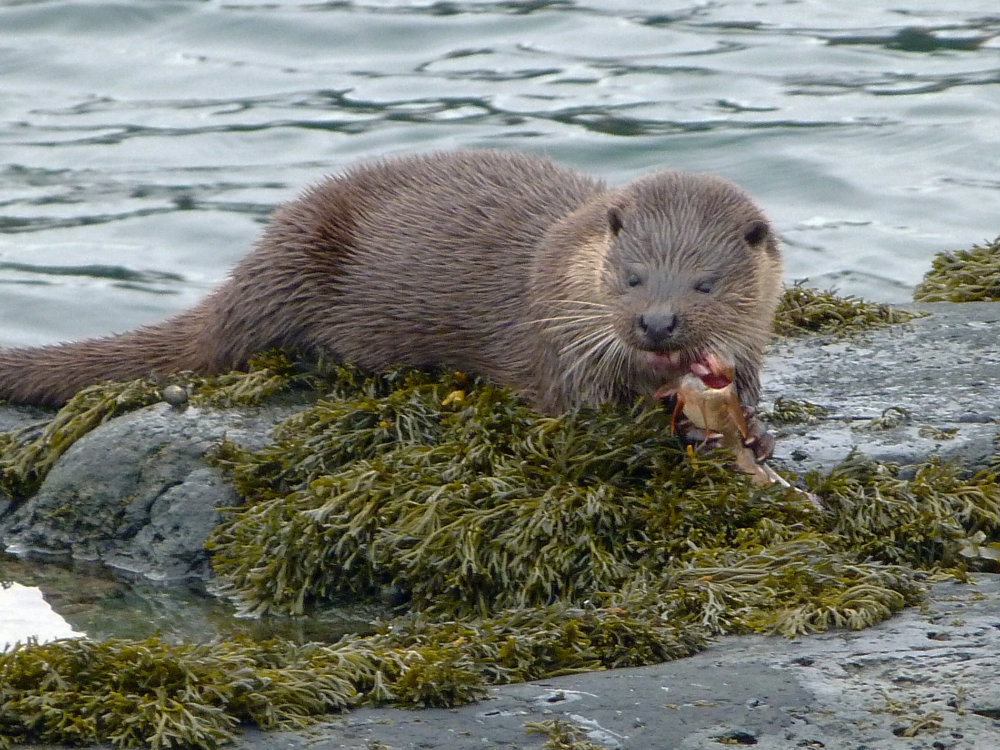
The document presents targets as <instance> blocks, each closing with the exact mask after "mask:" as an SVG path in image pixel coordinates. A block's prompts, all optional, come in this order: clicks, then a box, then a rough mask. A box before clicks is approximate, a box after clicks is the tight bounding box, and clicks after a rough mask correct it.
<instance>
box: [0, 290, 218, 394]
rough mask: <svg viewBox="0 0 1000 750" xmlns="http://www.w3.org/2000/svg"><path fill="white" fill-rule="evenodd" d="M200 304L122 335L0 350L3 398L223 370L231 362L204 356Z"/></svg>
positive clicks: (74, 391) (202, 318)
mask: <svg viewBox="0 0 1000 750" xmlns="http://www.w3.org/2000/svg"><path fill="white" fill-rule="evenodd" d="M199 307H201V305H199V306H198V307H195V308H193V309H191V310H187V311H185V312H183V313H181V314H179V315H177V316H176V317H174V318H171V319H169V320H166V321H164V322H163V323H159V324H157V325H152V326H147V327H144V328H138V329H136V330H134V331H130V332H128V333H123V334H121V335H118V336H108V337H105V338H95V339H87V340H84V341H77V342H73V343H66V344H54V345H51V346H39V347H29V348H19V349H0V399H5V400H7V401H10V402H11V403H25V404H39V405H45V406H58V405H61V404H63V403H65V402H66V401H67V400H69V398H70V397H72V396H73V394H75V393H76V392H77V391H78V390H80V389H81V388H83V387H85V386H88V385H93V384H94V383H99V382H102V381H105V380H128V379H131V378H137V377H145V376H147V375H151V374H160V375H166V374H169V373H172V372H178V371H181V370H194V371H197V372H199V373H204V374H211V373H213V372H218V371H219V370H220V369H221V368H223V367H224V366H225V365H226V364H228V363H222V362H212V361H208V358H207V357H205V356H204V354H203V352H204V347H202V346H200V345H199V342H200V340H201V338H202V334H203V330H202V329H203V327H204V320H205V317H204V314H203V311H200V310H199V309H198V308H199ZM234 364H236V363H234Z"/></svg>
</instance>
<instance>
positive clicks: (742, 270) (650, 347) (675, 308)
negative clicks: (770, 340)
mask: <svg viewBox="0 0 1000 750" xmlns="http://www.w3.org/2000/svg"><path fill="white" fill-rule="evenodd" d="M606 220H607V227H606V233H607V234H606V237H607V242H608V245H607V252H606V254H605V257H604V263H603V267H602V270H601V285H602V287H603V291H604V292H605V295H606V299H607V302H608V306H609V308H610V315H611V324H612V326H613V328H614V330H615V333H616V334H617V336H618V338H619V339H620V340H621V341H622V342H623V343H624V344H625V345H626V346H627V347H628V348H629V349H630V350H632V352H633V363H634V364H635V365H636V366H638V367H639V369H640V370H645V369H647V368H648V370H649V371H650V372H651V373H652V376H653V377H655V373H656V372H661V373H662V374H663V375H664V376H665V377H668V376H669V375H671V374H674V373H678V372H683V371H687V370H688V369H689V368H690V366H691V365H692V364H694V363H696V362H700V361H704V359H705V357H706V356H707V355H709V354H714V355H718V356H720V357H722V358H724V359H726V360H728V361H731V362H737V363H739V362H758V361H759V358H760V356H761V351H762V349H763V346H764V342H765V341H766V340H767V336H768V334H769V332H770V330H771V326H772V321H773V317H774V311H775V308H776V306H777V303H778V296H779V294H780V284H781V281H780V280H781V261H780V257H779V252H778V245H777V242H776V240H775V237H774V233H773V231H772V229H771V226H770V224H769V223H768V221H767V219H766V217H765V216H764V214H763V213H762V212H761V211H760V209H759V208H757V206H756V205H754V203H753V202H752V201H751V200H750V198H749V197H747V195H746V194H744V193H743V192H742V191H741V190H740V189H739V188H737V187H736V186H735V185H733V184H731V183H729V182H726V181H725V180H722V179H719V178H715V177H708V176H701V175H693V174H687V173H680V172H661V173H659V174H655V175H652V176H650V177H647V178H644V179H641V180H638V181H636V182H634V183H632V184H631V185H629V186H627V187H626V188H624V189H623V190H621V191H619V192H617V193H615V194H614V198H613V200H612V202H611V204H610V206H609V207H608V209H607V216H606Z"/></svg>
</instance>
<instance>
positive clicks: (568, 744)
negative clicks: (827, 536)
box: [524, 719, 604, 750]
mask: <svg viewBox="0 0 1000 750" xmlns="http://www.w3.org/2000/svg"><path fill="white" fill-rule="evenodd" d="M524 729H525V731H527V733H528V734H543V735H545V738H546V739H545V744H544V745H542V747H543V748H544V749H545V750H603V747H604V746H603V745H597V744H595V743H593V742H591V741H590V740H588V739H587V733H586V732H584V731H583V730H582V729H580V727H578V726H576V725H575V724H571V723H569V722H568V721H560V720H559V719H546V720H545V721H529V722H528V723H527V724H525V725H524Z"/></svg>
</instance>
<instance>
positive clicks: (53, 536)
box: [0, 404, 287, 582]
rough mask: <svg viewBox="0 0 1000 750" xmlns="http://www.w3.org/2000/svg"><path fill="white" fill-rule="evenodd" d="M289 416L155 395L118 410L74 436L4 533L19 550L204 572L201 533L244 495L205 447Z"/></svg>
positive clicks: (156, 575)
mask: <svg viewBox="0 0 1000 750" xmlns="http://www.w3.org/2000/svg"><path fill="white" fill-rule="evenodd" d="M286 416H287V411H285V412H279V411H273V410H231V411H215V410H205V409H198V408H194V407H190V408H187V409H185V410H183V411H182V410H178V409H175V408H172V407H170V406H168V405H166V404H158V405H155V406H151V407H148V408H146V409H141V410H139V411H136V412H133V413H131V414H127V415H125V416H122V417H119V418H117V419H114V420H112V421H110V422H108V423H106V424H104V425H101V426H100V427H98V428H97V429H95V430H93V431H92V432H90V433H89V434H87V435H85V436H84V437H83V438H82V439H80V440H79V441H77V443H75V444H74V445H73V446H72V447H71V448H70V449H69V450H68V451H67V452H66V453H65V454H64V455H63V456H62V457H60V459H59V460H58V461H57V462H56V464H55V466H54V467H53V468H52V471H51V472H50V473H49V475H48V476H47V477H46V479H45V482H44V483H43V485H42V487H41V489H40V490H39V491H38V493H37V494H36V495H35V496H34V497H32V498H31V499H30V500H28V501H27V502H26V503H24V504H23V505H22V506H21V507H19V508H17V509H16V510H14V511H13V512H11V513H9V514H8V515H7V516H6V517H4V518H3V519H2V520H0V539H2V540H3V543H4V545H5V547H6V548H7V549H8V550H9V551H12V552H15V553H17V554H24V555H35V556H56V557H72V558H74V559H77V560H88V561H98V562H102V563H104V564H106V565H109V566H111V567H112V568H115V569H118V570H120V571H125V572H128V573H130V574H134V575H137V576H142V577H144V578H147V579H150V580H154V581H161V582H170V581H180V580H184V579H190V578H201V577H205V576H207V574H208V555H207V553H206V552H205V550H204V549H203V545H204V542H205V539H206V538H207V536H208V534H209V532H210V531H211V530H212V528H213V527H214V526H215V525H216V524H217V523H218V521H219V509H220V508H225V507H231V506H233V505H237V504H238V503H239V502H240V499H239V497H238V496H237V494H236V491H235V490H234V489H233V488H232V486H231V485H230V484H229V483H228V482H227V481H226V480H225V479H224V477H223V476H222V474H221V472H219V471H218V470H216V469H214V468H211V467H209V466H207V465H206V464H205V462H204V461H203V460H202V459H203V457H204V455H205V453H206V452H207V451H208V450H209V449H210V448H211V447H212V446H214V445H216V444H217V443H218V442H219V441H220V440H221V439H222V438H223V437H227V438H229V439H230V440H232V441H234V442H237V443H239V444H241V445H245V446H247V447H261V446H263V445H264V444H265V442H266V441H267V439H268V435H269V434H270V429H271V427H273V425H274V424H275V423H276V422H277V421H279V420H280V419H283V418H284V417H286Z"/></svg>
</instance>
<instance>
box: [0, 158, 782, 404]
mask: <svg viewBox="0 0 1000 750" xmlns="http://www.w3.org/2000/svg"><path fill="white" fill-rule="evenodd" d="M635 269H639V272H636V271H635ZM640 272H641V273H640ZM636 273H639V275H642V276H643V282H642V283H640V284H636V285H635V286H630V285H629V283H630V281H633V280H634V276H635V275H636ZM629 274H632V275H631V276H630V275H629ZM780 277H781V273H780V259H779V255H778V249H777V245H776V243H775V240H774V237H773V234H772V232H771V231H770V229H769V228H768V226H767V224H766V219H765V218H764V216H763V214H762V213H761V212H760V210H759V209H758V208H757V207H756V206H754V204H753V203H752V202H751V201H750V199H749V198H748V197H747V196H746V195H744V194H743V193H742V192H741V191H740V190H739V189H738V188H736V187H735V186H733V185H731V184H730V183H728V182H725V181H723V180H720V179H717V178H712V177H703V176H696V175H691V174H685V173H679V172H660V173H657V174H654V175H651V176H648V177H644V178H641V179H639V180H637V181H635V182H633V183H630V184H629V185H626V186H624V187H621V188H618V189H609V188H607V187H605V186H604V185H603V184H602V183H601V182H599V181H597V180H594V179H592V178H590V177H586V176H583V175H580V174H577V173H575V172H572V171H570V170H567V169H564V168H562V167H560V166H558V165H556V164H554V163H553V162H551V161H548V160H546V159H542V158H539V157H535V156H528V155H524V154H518V153H508V152H493V151H466V152H449V153H438V154H431V155H427V156H417V157H404V158H399V159H390V160H386V161H382V162H378V163H375V164H369V165H363V166H360V167H356V168H354V169H352V170H350V171H348V172H347V173H346V174H344V175H343V176H339V177H331V178H328V179H326V180H325V181H323V182H321V183H319V184H318V185H316V186H314V187H312V188H310V189H308V190H307V191H306V192H305V193H304V194H303V195H302V196H300V197H299V198H298V199H297V200H295V201H293V202H291V203H289V204H287V205H285V206H283V207H281V208H279V209H278V210H277V212H276V213H275V215H274V217H273V219H272V221H271V222H270V224H269V225H268V227H267V228H266V230H265V231H264V233H263V235H262V236H261V238H260V240H259V241H258V243H257V245H256V248H255V250H254V251H253V252H252V253H251V254H250V255H248V256H247V257H246V258H245V259H244V260H243V261H241V262H240V263H239V264H238V265H237V266H236V267H235V268H234V269H233V271H232V273H231V274H230V276H229V278H228V280H227V281H226V282H225V283H223V284H222V285H221V286H220V287H219V288H218V289H216V290H215V291H214V292H213V293H211V294H210V295H209V296H208V297H206V298H205V299H204V300H202V301H201V302H199V303H198V304H197V305H195V306H194V307H192V308H191V309H189V310H187V311H185V312H182V313H180V314H179V315H177V316H175V317H173V318H171V319H169V320H167V321H165V322H163V323H160V324H157V325H151V326H146V327H143V328H139V329H137V330H135V331H132V332H129V333H125V334H121V335H118V336H110V337H106V338H98V339H88V340H84V341H79V342H75V343H68V344H58V345H53V346H42V347H37V348H21V349H4V350H0V398H5V399H8V400H9V401H11V402H25V403H37V404H50V405H56V404H59V403H62V402H64V401H65V400H66V399H68V398H69V397H70V396H72V395H73V394H74V393H75V392H76V391H77V390H79V389H80V388H81V387H83V386H85V385H88V384H91V383H95V382H98V381H102V380H108V379H115V380H120V379H127V378H132V377H138V376H144V375H148V374H151V373H161V374H165V373H168V372H173V371H178V370H194V371H196V372H199V373H206V374H211V373H217V372H220V371H224V370H227V369H230V368H233V367H238V366H241V365H243V364H245V363H246V361H247V359H248V358H249V357H250V356H251V355H252V354H254V353H255V352H258V351H261V350H266V349H270V348H273V347H291V348H295V349H299V350H304V351H310V350H313V351H317V352H322V353H324V354H325V355H327V356H332V357H335V358H339V359H342V360H345V361H350V362H354V363H356V364H358V365H361V366H362V367H366V368H370V369H376V370H377V369H384V368H387V367H390V366H395V365H400V364H410V365H418V366H444V367H448V368H454V369H458V370H463V371H467V372H476V373H480V374H483V375H486V376H488V377H490V378H491V379H493V380H494V381H496V382H498V383H501V384H504V385H509V386H512V387H514V388H516V389H518V390H519V391H520V392H521V393H522V394H524V395H525V396H526V397H527V398H529V399H530V400H531V401H532V402H533V403H534V404H535V405H536V406H537V407H538V408H539V409H542V410H544V411H548V412H554V411H558V410H562V409H567V408H572V407H574V406H577V405H580V404H582V403H587V402H602V401H631V400H632V399H634V398H635V397H636V396H637V395H642V394H645V395H650V394H652V392H653V391H655V390H656V389H657V388H658V387H660V386H662V385H663V384H664V382H665V379H668V378H670V377H674V376H675V375H677V374H678V373H674V372H673V371H669V372H665V371H663V370H662V369H659V370H658V369H655V368H651V367H650V365H649V358H650V355H649V352H647V351H643V349H644V348H645V349H648V348H654V349H655V348H662V346H661V345H662V342H659V344H657V345H655V346H651V344H650V342H649V341H648V340H645V339H644V338H643V336H644V334H643V331H642V330H641V329H640V330H637V327H636V320H637V319H638V318H637V316H641V315H642V314H643V312H644V311H645V312H646V313H647V314H648V313H649V311H651V310H656V311H660V312H663V311H666V312H668V313H669V314H671V315H676V320H677V327H676V331H675V334H671V340H670V342H669V347H668V348H671V349H677V350H681V351H683V352H685V355H684V356H685V358H686V359H685V362H686V361H687V360H688V359H692V358H696V357H697V355H698V353H699V352H704V351H708V350H712V351H717V352H721V353H723V354H726V355H728V356H731V357H732V358H733V359H734V360H735V362H736V378H737V386H738V389H739V392H740V394H741V398H742V400H743V402H744V403H745V404H753V403H755V402H756V400H757V396H758V393H759V381H758V374H759V369H760V363H761V357H762V350H763V347H764V343H765V341H766V339H767V336H768V333H769V331H770V326H771V320H772V317H773V314H774V309H775V306H776V304H777V299H778V294H779V287H780ZM705 279H709V280H710V281H709V283H707V284H706V282H705ZM699 284H701V285H702V286H710V287H712V289H711V292H710V293H706V292H705V291H704V289H702V290H701V291H699V290H698V289H696V288H695V286H697V285H699ZM693 285H694V286H693Z"/></svg>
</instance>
